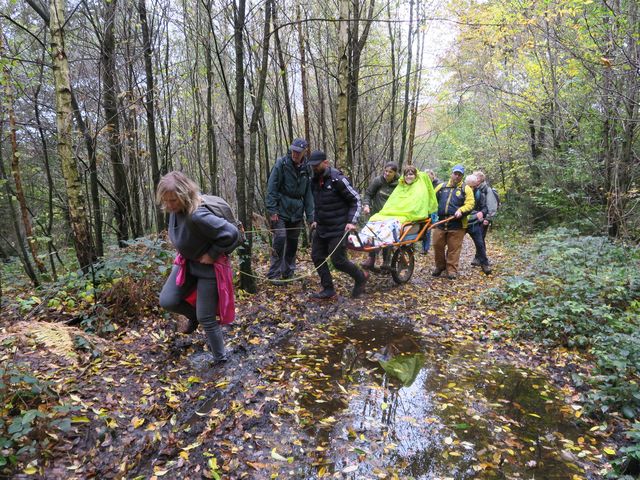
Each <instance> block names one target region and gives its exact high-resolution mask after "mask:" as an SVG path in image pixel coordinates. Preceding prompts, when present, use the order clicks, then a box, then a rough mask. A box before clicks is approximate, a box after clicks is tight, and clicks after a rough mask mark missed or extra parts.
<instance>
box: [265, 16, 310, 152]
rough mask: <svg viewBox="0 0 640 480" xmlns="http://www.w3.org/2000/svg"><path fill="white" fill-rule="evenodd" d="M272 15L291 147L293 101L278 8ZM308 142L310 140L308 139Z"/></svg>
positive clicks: (288, 140)
mask: <svg viewBox="0 0 640 480" xmlns="http://www.w3.org/2000/svg"><path fill="white" fill-rule="evenodd" d="M272 13H273V28H274V31H273V35H274V37H275V41H276V52H277V53H278V64H279V67H280V72H279V73H280V75H278V76H279V77H280V78H282V89H283V90H284V96H283V101H284V107H285V111H286V113H287V136H288V138H287V145H289V143H288V142H291V141H292V140H293V115H292V113H291V100H290V99H289V79H288V77H287V65H286V63H285V61H284V55H283V53H282V44H281V43H280V34H279V33H278V31H279V30H278V19H277V12H276V8H275V6H274V8H273V9H272ZM307 140H308V139H307Z"/></svg>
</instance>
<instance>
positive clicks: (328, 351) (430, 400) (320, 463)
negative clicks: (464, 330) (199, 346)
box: [287, 319, 595, 479]
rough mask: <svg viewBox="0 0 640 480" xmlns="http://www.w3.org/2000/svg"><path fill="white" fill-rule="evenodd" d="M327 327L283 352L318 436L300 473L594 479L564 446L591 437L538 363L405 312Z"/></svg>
mask: <svg viewBox="0 0 640 480" xmlns="http://www.w3.org/2000/svg"><path fill="white" fill-rule="evenodd" d="M327 335H328V337H329V338H328V339H327V341H326V342H316V344H314V345H313V346H310V347H308V348H305V349H303V350H301V351H300V350H298V351H296V352H295V353H293V354H292V352H287V358H289V361H292V360H291V359H292V357H295V358H293V367H294V370H295V373H294V374H293V376H294V377H295V379H296V382H297V383H298V384H299V385H301V386H302V387H303V388H300V393H299V395H298V401H299V404H300V405H301V407H303V408H304V410H305V411H306V412H307V415H306V416H305V417H304V419H303V421H302V422H301V424H302V425H304V426H305V430H306V432H307V433H308V434H309V435H310V437H311V438H314V439H315V443H314V445H310V446H308V450H307V451H313V452H314V454H315V462H314V468H313V470H312V469H311V468H310V469H309V470H308V471H306V472H303V476H306V477H308V478H312V477H314V475H317V474H318V473H325V472H326V473H332V472H343V473H344V474H349V475H352V477H351V478H376V477H379V478H386V477H389V478H393V476H394V475H396V476H398V477H399V478H415V479H436V478H437V479H439V478H453V479H466V478H527V479H530V478H544V479H571V478H572V477H573V475H578V476H579V478H580V477H581V478H590V477H589V475H588V474H586V473H585V472H584V471H583V469H582V468H580V467H579V466H578V465H576V464H577V463H578V461H576V462H574V463H568V462H567V461H566V460H565V459H563V458H562V457H561V456H560V452H562V451H563V450H564V451H565V452H566V451H567V449H571V447H572V446H574V445H576V444H577V442H587V443H589V442H592V440H590V439H587V440H585V439H584V437H580V438H579V432H578V430H577V429H576V428H575V427H574V426H573V425H572V424H571V419H570V418H569V417H568V416H566V415H565V414H564V413H563V412H562V411H561V409H562V408H563V407H562V404H561V403H560V402H559V401H558V400H557V399H556V394H555V393H554V390H553V389H552V388H551V387H550V386H549V385H548V384H547V383H546V382H545V381H544V380H543V379H542V378H540V377H538V376H536V375H535V374H533V373H531V372H528V371H525V370H522V369H518V368H515V367H513V366H510V365H505V364H498V363H496V362H495V361H493V360H492V358H491V357H490V356H488V355H487V353H486V351H485V350H483V348H482V346H481V345H477V344H462V345H461V344H457V345H455V346H453V345H442V344H439V343H436V342H435V341H434V340H432V339H428V338H424V337H422V336H420V335H419V334H416V333H415V332H413V330H412V325H411V324H410V323H409V322H398V321H393V322H391V321H386V320H384V319H378V320H367V321H363V322H359V323H356V324H355V325H352V326H350V327H347V328H346V329H344V330H342V331H339V332H334V333H333V334H332V333H327ZM291 348H293V347H291ZM399 358H400V359H403V360H402V361H398V359H399ZM381 365H384V366H385V367H386V370H387V371H389V370H390V369H394V370H396V371H395V372H394V374H393V375H389V374H388V373H387V371H385V368H382V367H381ZM289 367H291V364H290V365H289ZM398 373H399V374H398ZM587 446H588V445H587ZM564 457H565V458H566V457H567V456H566V455H564ZM571 458H573V457H571ZM576 459H577V457H576ZM593 478H595V477H593Z"/></svg>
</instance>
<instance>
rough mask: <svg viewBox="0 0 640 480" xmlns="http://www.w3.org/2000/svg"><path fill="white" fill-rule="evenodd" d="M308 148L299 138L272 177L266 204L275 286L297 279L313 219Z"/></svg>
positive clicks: (268, 275)
mask: <svg viewBox="0 0 640 480" xmlns="http://www.w3.org/2000/svg"><path fill="white" fill-rule="evenodd" d="M308 146H309V144H308V143H307V141H306V140H305V139H303V138H296V139H295V140H294V141H293V142H292V143H291V146H290V147H289V151H290V153H287V155H285V156H284V157H281V158H279V159H278V160H277V161H276V164H275V165H274V167H273V170H271V174H270V175H269V183H268V185H267V200H266V204H267V212H268V213H269V220H270V221H271V229H272V230H273V232H274V235H273V248H272V249H271V266H270V267H269V273H267V278H269V279H271V280H274V281H275V282H274V283H278V282H279V281H280V279H288V278H291V277H293V273H294V271H295V268H296V253H297V251H298V238H299V237H300V232H301V230H302V227H303V225H304V216H305V215H306V216H307V222H311V219H312V218H313V195H312V193H311V185H310V172H309V168H308V167H307V165H306V164H305V162H304V158H305V156H306V152H307V148H308Z"/></svg>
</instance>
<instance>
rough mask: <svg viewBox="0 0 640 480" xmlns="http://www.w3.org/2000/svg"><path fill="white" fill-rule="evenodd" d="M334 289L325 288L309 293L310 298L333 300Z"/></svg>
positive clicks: (334, 295)
mask: <svg viewBox="0 0 640 480" xmlns="http://www.w3.org/2000/svg"><path fill="white" fill-rule="evenodd" d="M336 296H337V295H336V291H335V290H334V289H333V288H325V289H324V290H322V291H320V292H316V293H314V294H312V295H311V297H310V298H311V300H333V299H334V298H336Z"/></svg>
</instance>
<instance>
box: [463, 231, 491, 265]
mask: <svg viewBox="0 0 640 480" xmlns="http://www.w3.org/2000/svg"><path fill="white" fill-rule="evenodd" d="M484 231H485V229H484V225H482V222H475V223H470V224H469V225H468V226H467V233H468V234H469V236H470V237H471V240H473V244H474V245H475V247H476V258H477V259H478V262H479V263H480V265H489V259H488V258H487V247H486V245H485V243H484V236H483V233H484Z"/></svg>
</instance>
